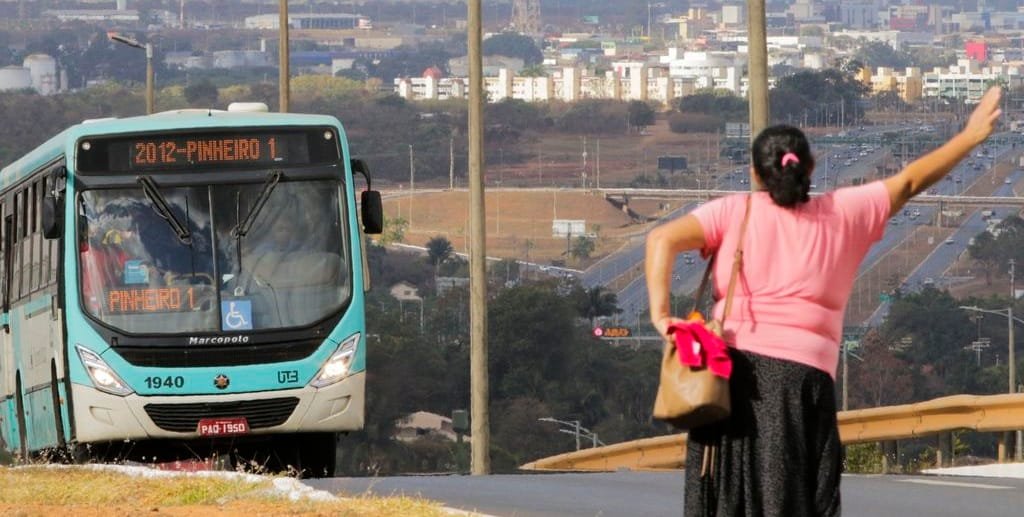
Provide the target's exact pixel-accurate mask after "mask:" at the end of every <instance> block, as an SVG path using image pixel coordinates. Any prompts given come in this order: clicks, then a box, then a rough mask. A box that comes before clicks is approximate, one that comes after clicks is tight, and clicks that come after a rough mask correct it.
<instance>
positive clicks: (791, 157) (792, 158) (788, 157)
mask: <svg viewBox="0 0 1024 517" xmlns="http://www.w3.org/2000/svg"><path fill="white" fill-rule="evenodd" d="M789 162H795V163H800V158H797V156H796V154H793V153H786V154H784V155H782V166H783V167H785V166H786V165H788V164H789Z"/></svg>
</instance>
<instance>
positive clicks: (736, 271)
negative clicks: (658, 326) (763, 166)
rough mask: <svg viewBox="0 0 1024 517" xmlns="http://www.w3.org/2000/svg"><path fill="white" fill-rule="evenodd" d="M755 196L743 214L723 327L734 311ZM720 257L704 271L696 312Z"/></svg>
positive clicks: (723, 314) (695, 305) (723, 317)
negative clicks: (733, 305) (737, 282)
mask: <svg viewBox="0 0 1024 517" xmlns="http://www.w3.org/2000/svg"><path fill="white" fill-rule="evenodd" d="M751 197H753V196H750V195H748V196H747V207H746V210H745V211H744V213H743V223H742V224H740V238H739V241H737V243H736V252H735V253H734V254H733V261H732V274H731V275H730V276H729V287H728V288H727V289H726V293H725V307H724V309H725V310H724V312H722V321H721V322H720V323H721V324H722V325H723V326H724V325H725V318H726V317H727V316H728V315H729V312H730V311H732V297H733V293H734V292H735V291H736V280H737V279H738V278H739V276H740V270H741V269H743V237H744V236H745V235H746V234H747V221H749V220H750V199H751ZM717 257H718V252H715V254H714V256H712V257H711V260H709V261H708V267H707V268H705V269H704V276H703V277H702V278H701V280H700V287H698V288H697V296H695V297H694V298H693V310H692V311H690V312H695V311H696V310H697V307H699V306H700V299H701V297H702V296H704V291H705V290H706V289H707V287H708V280H709V279H710V278H711V268H712V267H713V266H714V264H715V258H717Z"/></svg>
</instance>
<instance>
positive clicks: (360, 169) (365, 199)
mask: <svg viewBox="0 0 1024 517" xmlns="http://www.w3.org/2000/svg"><path fill="white" fill-rule="evenodd" d="M349 166H350V167H352V173H353V174H355V173H359V174H362V175H363V178H365V179H366V190H364V191H363V193H362V195H361V197H360V198H359V205H360V206H361V207H362V213H360V215H361V216H362V219H363V233H366V234H370V235H379V234H381V233H383V232H384V204H383V203H381V201H380V192H377V191H376V190H373V187H372V186H371V185H370V167H369V166H368V165H366V162H364V161H363V160H360V159H359V158H353V159H352V160H350V161H349Z"/></svg>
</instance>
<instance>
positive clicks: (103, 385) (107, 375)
mask: <svg viewBox="0 0 1024 517" xmlns="http://www.w3.org/2000/svg"><path fill="white" fill-rule="evenodd" d="M75 349H76V350H78V357H80V358H81V359H82V364H84V365H85V371H86V373H88V374H89V378H90V379H92V383H93V385H94V386H96V389H98V390H100V391H104V392H107V393H110V394H111V395H120V396H122V397H123V396H125V395H130V394H131V393H132V392H133V390H132V389H131V388H129V387H128V384H127V383H125V382H124V381H123V380H121V378H120V377H118V376H117V374H116V373H114V369H113V368H111V367H110V366H109V365H107V363H106V361H104V360H103V359H101V358H100V356H99V354H97V353H95V352H93V351H91V350H89V349H87V348H85V347H83V346H81V345H75Z"/></svg>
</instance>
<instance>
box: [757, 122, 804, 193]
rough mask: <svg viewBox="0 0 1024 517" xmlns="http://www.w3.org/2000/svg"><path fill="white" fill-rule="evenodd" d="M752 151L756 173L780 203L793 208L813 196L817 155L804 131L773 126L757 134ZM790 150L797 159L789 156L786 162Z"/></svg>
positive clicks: (789, 127)
mask: <svg viewBox="0 0 1024 517" xmlns="http://www.w3.org/2000/svg"><path fill="white" fill-rule="evenodd" d="M750 151H751V158H752V161H753V165H754V172H756V173H757V176H758V178H760V180H761V183H762V184H763V185H764V186H765V188H766V189H767V190H768V194H769V195H770V196H771V198H772V201H774V202H775V204H776V205H779V206H783V207H793V206H796V205H798V204H800V203H806V202H807V201H808V200H809V199H810V196H809V195H808V193H809V192H810V190H811V173H812V172H813V171H814V156H812V155H811V146H810V144H809V143H808V142H807V137H806V136H804V133H803V132H802V131H800V130H799V129H797V128H795V127H793V126H786V125H778V126H771V127H769V128H767V129H765V130H764V131H761V133H760V134H759V135H757V138H755V139H754V143H753V144H752V145H751V149H750ZM789 153H792V154H793V155H794V156H795V157H796V159H795V160H794V159H793V157H792V156H789V157H788V158H787V159H786V160H785V161H786V165H783V164H782V162H783V158H784V157H786V155H787V154H789Z"/></svg>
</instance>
